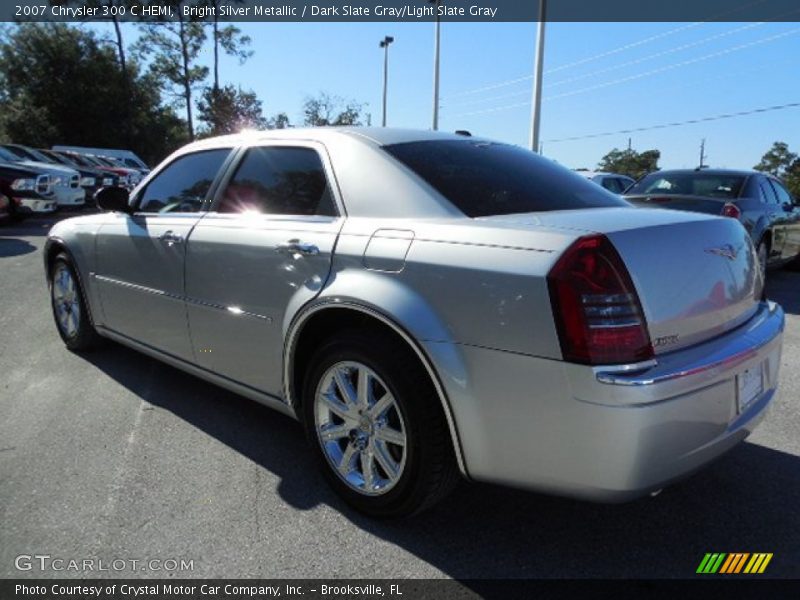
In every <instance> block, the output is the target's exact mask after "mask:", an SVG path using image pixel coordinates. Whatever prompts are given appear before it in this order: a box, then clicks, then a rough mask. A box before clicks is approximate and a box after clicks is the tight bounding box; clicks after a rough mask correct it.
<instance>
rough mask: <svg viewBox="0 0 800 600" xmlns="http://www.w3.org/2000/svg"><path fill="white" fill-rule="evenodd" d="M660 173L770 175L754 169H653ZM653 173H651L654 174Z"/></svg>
mask: <svg viewBox="0 0 800 600" xmlns="http://www.w3.org/2000/svg"><path fill="white" fill-rule="evenodd" d="M653 173H659V174H678V175H691V174H692V173H703V174H704V175H739V176H741V177H747V176H749V175H768V173H762V172H760V171H754V170H753V169H664V170H662V171H653ZM653 173H649V174H650V175H652V174H653Z"/></svg>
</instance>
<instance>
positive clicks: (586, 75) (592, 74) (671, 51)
mask: <svg viewBox="0 0 800 600" xmlns="http://www.w3.org/2000/svg"><path fill="white" fill-rule="evenodd" d="M792 12H798V11H792ZM765 24H766V21H760V22H758V23H748V24H747V25H744V26H742V27H737V28H736V29H731V30H728V31H723V32H722V33H717V34H715V35H711V36H708V37H705V38H703V39H700V40H697V41H695V42H690V43H688V44H683V45H682V46H676V47H674V48H670V49H669V50H663V51H661V52H656V53H655V54H649V55H647V56H643V57H641V58H637V59H635V60H629V61H627V62H624V63H619V64H616V65H612V66H610V67H605V68H603V69H596V70H594V71H592V72H590V73H584V74H583V75H578V76H576V77H570V78H569V79H562V80H561V81H556V82H554V83H551V84H550V85H549V86H548V87H555V86H557V85H564V84H565V83H572V82H574V81H580V80H582V79H587V78H589V77H596V76H597V75H602V74H603V73H608V72H610V71H617V70H619V69H624V68H626V67H630V66H633V65H638V64H640V63H643V62H647V61H648V60H652V59H654V58H661V57H662V56H667V55H668V54H675V53H676V52H682V51H683V50H688V49H689V48H694V47H696V46H702V45H703V44H707V43H708V42H711V41H713V40H717V39H720V38H723V37H727V36H729V35H733V34H734V33H739V32H740V31H745V30H747V29H752V28H754V27H760V26H761V25H765Z"/></svg>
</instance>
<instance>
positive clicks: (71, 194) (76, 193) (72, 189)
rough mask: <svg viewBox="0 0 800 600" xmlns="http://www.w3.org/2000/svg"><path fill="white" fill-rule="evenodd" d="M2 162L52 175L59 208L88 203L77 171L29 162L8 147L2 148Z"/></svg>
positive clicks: (0, 159) (0, 158)
mask: <svg viewBox="0 0 800 600" xmlns="http://www.w3.org/2000/svg"><path fill="white" fill-rule="evenodd" d="M0 161H5V162H8V163H12V164H17V165H20V166H23V167H30V168H32V169H35V170H36V171H39V172H41V173H47V174H48V175H50V185H51V186H52V190H53V198H54V199H55V201H56V203H57V204H58V206H59V207H62V206H83V204H84V202H85V201H86V194H85V192H84V191H83V188H82V187H81V185H80V182H81V176H80V173H78V171H76V170H75V169H70V168H69V167H61V166H59V165H53V164H50V163H43V162H37V161H34V160H29V159H27V158H26V157H25V156H24V155H23V154H21V153H20V152H19V151H18V150H15V149H14V148H11V147H9V146H7V145H3V146H0Z"/></svg>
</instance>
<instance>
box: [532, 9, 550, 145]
mask: <svg viewBox="0 0 800 600" xmlns="http://www.w3.org/2000/svg"><path fill="white" fill-rule="evenodd" d="M545 1H546V0H539V25H538V27H537V37H536V57H535V58H534V61H533V62H534V64H533V94H532V95H533V97H532V98H531V136H530V146H531V150H533V151H534V152H539V151H540V148H539V129H540V121H541V112H542V65H543V64H544V22H545Z"/></svg>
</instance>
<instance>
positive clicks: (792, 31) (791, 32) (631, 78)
mask: <svg viewBox="0 0 800 600" xmlns="http://www.w3.org/2000/svg"><path fill="white" fill-rule="evenodd" d="M799 32H800V27H799V28H796V29H790V30H789V31H784V32H783V33H779V34H776V35H771V36H769V37H766V38H760V39H758V40H755V41H752V42H747V43H746V44H740V45H738V46H733V47H732V48H726V49H725V50H720V51H718V52H712V53H711V54H706V55H704V56H700V57H697V58H691V59H688V60H684V61H681V62H677V63H672V64H670V65H665V66H663V67H659V68H658V69H653V70H651V71H645V72H644V73H638V74H636V75H629V76H628V77H623V78H621V79H615V80H613V81H606V82H603V83H598V84H596V85H592V86H589V87H585V88H581V89H579V90H573V91H571V92H564V93H563V94H556V95H555V96H548V97H547V98H545V100H555V99H557V98H566V97H568V96H577V95H578V94H585V93H586V92H592V91H594V90H599V89H602V88H607V87H610V86H612V85H618V84H620V83H627V82H629V81H635V80H637V79H642V78H643V77H649V76H651V75H657V74H659V73H664V72H665V71H671V70H673V69H678V68H680V67H686V66H689V65H693V64H696V63H699V62H703V61H706V60H709V59H711V58H717V57H719V56H724V55H726V54H730V53H731V52H737V51H739V50H743V49H745V48H751V47H752V46H757V45H759V44H766V43H767V42H773V41H775V40H777V39H780V38H784V37H787V36H790V35H794V34H796V33H799Z"/></svg>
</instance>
